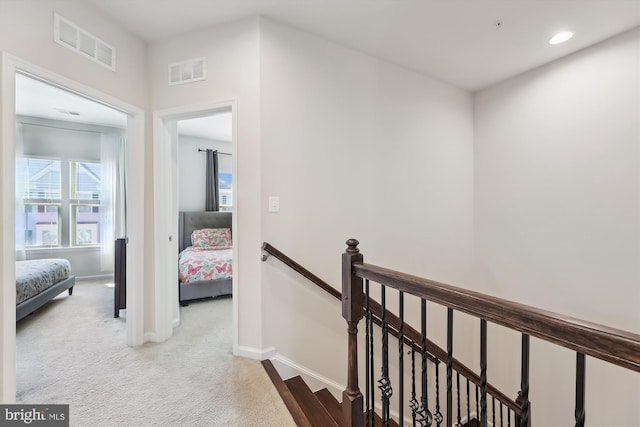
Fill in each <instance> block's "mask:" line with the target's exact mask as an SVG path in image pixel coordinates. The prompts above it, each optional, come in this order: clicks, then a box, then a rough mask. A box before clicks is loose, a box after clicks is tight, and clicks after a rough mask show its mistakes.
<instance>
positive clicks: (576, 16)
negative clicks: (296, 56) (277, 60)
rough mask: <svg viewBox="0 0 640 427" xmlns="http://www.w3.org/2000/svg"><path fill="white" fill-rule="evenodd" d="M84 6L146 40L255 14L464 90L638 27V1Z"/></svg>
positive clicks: (326, 0)
mask: <svg viewBox="0 0 640 427" xmlns="http://www.w3.org/2000/svg"><path fill="white" fill-rule="evenodd" d="M90 1H91V2H92V3H93V4H95V5H96V6H97V7H98V8H100V9H101V10H102V11H104V12H105V13H107V14H108V15H110V16H111V17H112V18H113V19H115V20H116V21H118V22H119V23H120V24H121V25H122V26H124V27H125V28H127V29H129V31H131V32H132V33H134V34H136V35H138V36H139V37H141V38H143V39H144V40H146V41H155V40H161V39H166V38H169V37H172V36H175V35H177V34H180V33H184V32H188V31H192V30H195V29H201V28H205V27H210V26H214V25H217V24H221V23H224V22H229V21H233V20H236V19H241V18H244V17H248V16H252V15H262V16H265V17H269V18H272V19H275V20H277V21H280V22H283V23H286V24H289V25H292V26H294V27H298V28H300V29H303V30H305V31H308V32H311V33H314V34H317V35H319V36H322V37H324V38H326V39H329V40H333V41H334V42H337V43H339V44H342V45H345V46H348V47H351V48H353V49H356V50H359V51H362V52H366V53H369V54H371V55H374V56H377V57H380V58H383V59H386V60H388V61H391V62H394V63H397V64H399V65H401V66H403V67H406V68H409V69H412V70H415V71H418V72H421V73H424V74H427V75H430V76H432V77H435V78H437V79H440V80H444V81H447V82H450V83H452V84H454V85H456V86H458V87H461V88H464V89H467V90H471V91H475V90H478V89H481V88H484V87H487V86H489V85H491V84H494V83H496V82H498V81H501V80H504V79H506V78H508V77H511V76H513V75H516V74H519V73H521V72H523V71H526V70H529V69H531V68H534V67H537V66H539V65H542V64H544V63H547V62H549V61H552V60H554V59H557V58H559V57H562V56H564V55H567V54H569V53H572V52H575V51H577V50H579V49H582V48H585V47H587V46H589V45H592V44H594V43H597V42H600V41H602V40H604V39H606V38H609V37H611V36H613V35H615V34H619V33H621V32H624V31H626V30H629V29H631V28H633V27H636V26H638V25H640V0H232V1H229V0H135V1H132V0H90ZM498 21H501V22H502V25H501V26H500V27H499V28H496V22H498ZM566 29H569V30H572V31H574V32H575V37H574V38H573V39H572V40H570V41H569V42H567V43H565V44H562V45H558V46H551V45H549V44H548V43H547V42H548V40H549V38H550V37H551V36H552V35H553V34H554V33H555V32H557V31H559V30H566Z"/></svg>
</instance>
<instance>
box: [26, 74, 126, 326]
mask: <svg viewBox="0 0 640 427" xmlns="http://www.w3.org/2000/svg"><path fill="white" fill-rule="evenodd" d="M16 113H17V118H16V121H17V138H16V197H15V198H16V212H15V222H16V229H15V236H16V237H15V244H16V261H17V264H16V266H17V269H18V272H19V273H20V274H18V277H17V281H18V286H17V289H18V292H17V294H18V300H17V302H18V304H19V305H18V307H17V319H18V320H20V319H22V318H24V317H25V316H27V315H29V314H31V313H32V312H33V311H35V310H36V309H37V308H38V307H40V306H42V305H43V304H45V303H46V301H47V300H48V299H52V298H54V297H55V296H56V295H57V294H59V293H60V292H62V291H64V290H66V288H69V287H70V289H69V295H71V293H72V291H73V284H74V279H85V280H86V279H99V278H103V279H109V278H112V277H111V276H112V275H113V269H114V243H113V242H114V240H115V239H116V238H118V237H120V236H123V235H124V234H125V229H124V223H125V212H124V190H123V189H124V186H125V182H124V179H125V177H124V172H123V167H124V148H125V142H124V141H125V137H126V126H127V117H126V115H125V114H123V113H121V112H119V111H116V110H114V109H112V108H108V107H106V106H104V105H101V104H98V103H96V102H94V101H91V100H89V99H86V98H83V97H81V96H79V95H76V94H73V93H71V92H69V91H66V90H64V89H63V88H60V87H55V86H53V85H51V84H49V83H48V82H46V81H43V80H39V79H37V78H36V77H35V76H33V75H31V76H29V75H27V74H26V73H18V74H17V75H16ZM51 259H56V260H58V261H56V262H57V264H52V266H53V267H54V268H59V269H60V270H59V271H57V272H56V273H53V274H54V277H55V279H53V280H58V279H66V278H67V277H69V276H71V277H69V283H68V284H66V285H64V284H62V285H61V286H58V285H57V284H56V283H52V282H50V281H49V280H51V279H49V276H48V275H47V274H48V273H44V274H43V275H41V274H40V273H38V272H37V271H38V268H39V266H40V265H46V264H44V263H46V262H47V260H49V262H50V263H51ZM63 264H64V265H63ZM44 271H45V272H46V271H47V270H46V269H45V270H44ZM54 271H56V270H54ZM54 284H55V285H56V286H53V285H54ZM56 288H57V290H56Z"/></svg>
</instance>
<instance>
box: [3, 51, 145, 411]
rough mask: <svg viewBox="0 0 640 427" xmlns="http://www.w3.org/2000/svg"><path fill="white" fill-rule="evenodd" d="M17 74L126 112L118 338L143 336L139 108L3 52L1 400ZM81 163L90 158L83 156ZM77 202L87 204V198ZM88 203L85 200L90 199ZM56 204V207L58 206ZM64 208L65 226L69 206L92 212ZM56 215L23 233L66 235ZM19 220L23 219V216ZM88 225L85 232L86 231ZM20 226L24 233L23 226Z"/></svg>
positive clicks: (6, 352) (9, 360)
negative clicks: (123, 288) (124, 245)
mask: <svg viewBox="0 0 640 427" xmlns="http://www.w3.org/2000/svg"><path fill="white" fill-rule="evenodd" d="M19 75H23V76H29V77H32V78H34V79H35V80H39V81H41V82H46V83H49V84H50V85H51V86H54V87H58V88H61V89H65V90H67V91H68V92H70V93H74V94H76V95H81V96H83V97H84V98H86V99H90V100H93V101H95V102H96V103H98V104H101V105H103V106H109V107H113V108H114V109H116V110H119V111H120V112H121V113H124V114H125V115H126V132H125V133H126V140H127V141H128V143H127V144H126V148H125V154H124V155H125V158H126V159H127V165H126V174H127V176H128V178H129V179H128V180H127V184H126V190H127V191H126V205H127V212H128V213H129V215H128V216H127V219H126V224H127V229H128V233H127V238H128V240H129V250H128V253H127V259H128V264H130V265H132V268H130V269H128V270H127V279H128V282H129V283H134V284H136V285H135V286H132V287H131V288H130V289H129V292H128V294H127V307H128V310H127V318H126V325H125V326H126V329H125V330H126V333H123V334H122V340H123V341H125V340H126V343H127V344H128V345H139V344H142V342H143V314H144V313H143V301H144V300H143V291H144V274H143V269H142V265H143V262H142V260H143V249H144V240H143V239H144V231H143V230H144V227H143V225H144V174H143V173H141V172H142V171H143V168H141V167H140V165H144V112H143V110H142V109H140V108H137V107H134V106H132V105H129V104H127V103H124V102H122V101H120V100H118V99H115V98H113V97H110V96H109V95H106V94H104V93H101V92H99V91H96V90H94V89H92V88H90V87H87V86H83V85H81V84H79V83H77V82H75V81H72V80H69V79H67V78H65V77H62V76H60V75H57V74H55V73H52V72H50V71H48V70H46V69H43V68H41V67H37V66H35V65H33V64H30V63H28V62H25V61H23V60H21V59H19V58H16V57H13V56H11V55H8V54H3V55H2V74H1V83H2V86H1V88H2V95H3V96H2V99H1V108H0V122H1V124H2V135H1V136H2V144H1V148H0V175H1V176H2V182H3V185H2V186H1V187H0V196H1V198H2V200H3V202H4V203H3V205H2V206H1V207H0V223H1V224H2V225H1V227H0V253H2V254H3V256H2V257H1V259H0V275H1V278H2V287H1V292H0V306H2V311H1V315H0V343H1V345H0V349H1V350H0V359H1V363H0V366H1V367H2V372H1V375H0V377H1V379H2V380H1V389H0V398H1V399H2V400H3V401H4V402H12V401H15V396H16V363H15V362H16V317H17V311H16V296H17V292H16V259H17V258H19V257H21V256H23V255H21V254H19V251H17V246H16V241H17V239H16V223H17V222H18V221H16V219H17V218H16V208H17V206H18V204H17V203H16V186H15V184H16V163H17V162H16V153H17V139H18V132H19V126H18V121H19V120H18V116H17V115H16V112H17V111H16V107H17V106H16V92H17V81H18V79H19V77H18V76H19ZM33 124H34V123H31V125H33ZM34 156H35V155H34ZM34 158H36V157H34ZM79 163H82V162H79ZM79 163H78V162H76V164H75V166H74V167H75V168H76V171H78V170H80V169H81V170H83V171H84V172H86V173H89V171H91V165H88V164H84V165H80V164H79ZM85 163H91V162H88V161H87V162H85ZM41 166H42V165H41ZM44 166H45V169H47V171H43V173H44V174H45V175H46V174H47V173H48V170H50V169H56V168H57V164H56V163H55V162H53V163H51V164H49V165H44ZM68 167H69V166H68ZM60 168H61V169H62V166H60ZM138 172H140V173H138ZM81 173H82V172H81ZM50 176H51V177H54V176H56V173H53V174H50ZM69 176H70V175H69ZM32 178H36V180H37V178H38V177H37V176H35V177H32ZM62 187H66V184H64V183H61V189H62ZM50 190H51V189H50ZM80 193H81V192H80ZM34 194H35V193H34ZM36 198H37V197H36ZM80 201H83V202H84V201H85V200H83V199H80ZM87 201H88V200H87ZM79 204H82V203H79ZM31 205H32V212H33V211H35V212H40V210H42V211H45V212H43V213H47V214H49V213H53V215H52V216H53V217H55V216H57V213H56V209H54V207H44V206H51V205H48V204H47V203H41V204H38V203H32V204H31ZM82 205H83V206H87V204H82ZM88 205H89V206H90V205H91V203H89V204H88ZM33 206H36V207H33ZM40 206H43V207H40ZM60 209H62V207H61V206H60ZM66 209H68V212H69V217H70V219H69V222H68V223H67V225H66V226H65V227H66V229H67V231H68V230H71V229H72V228H74V227H73V226H72V225H71V224H72V222H71V218H72V217H73V214H72V212H73V211H75V218H76V222H80V223H82V219H83V217H84V215H83V214H84V213H87V214H89V211H91V213H93V206H90V207H89V208H86V207H85V208H82V209H75V208H74V207H72V206H68V205H67V207H66ZM99 210H100V209H98V212H99ZM83 211H86V212H83ZM23 214H24V212H23ZM79 214H80V215H79ZM78 215H79V216H80V218H78ZM25 218H26V216H25ZM58 218H59V219H58V221H59V223H60V225H59V226H57V231H56V225H52V224H55V221H54V220H50V221H49V226H46V225H45V226H41V227H35V224H34V227H33V228H32V229H31V235H30V236H28V237H29V238H30V239H31V241H30V242H32V243H33V242H35V243H36V244H43V243H45V242H46V243H52V242H54V241H60V242H62V241H63V239H67V238H66V237H63V231H62V219H61V217H58ZM78 219H80V221H77V220H78ZM84 219H86V218H84ZM24 222H26V220H25V221H24ZM76 225H77V224H76ZM90 229H91V233H89V231H90ZM24 230H25V233H27V231H26V228H25V229H24ZM74 230H75V231H74V233H75V234H74V235H73V236H71V234H70V235H69V237H68V239H69V241H72V239H75V242H87V241H91V239H92V238H93V239H95V238H96V234H95V233H94V231H95V227H94V226H92V225H89V224H87V227H82V226H81V227H75V228H74ZM38 233H40V235H38ZM56 233H57V236H56ZM90 235H91V236H90ZM25 237H27V236H25ZM25 243H26V239H25ZM47 250H48V249H45V251H47ZM25 256H26V255H25Z"/></svg>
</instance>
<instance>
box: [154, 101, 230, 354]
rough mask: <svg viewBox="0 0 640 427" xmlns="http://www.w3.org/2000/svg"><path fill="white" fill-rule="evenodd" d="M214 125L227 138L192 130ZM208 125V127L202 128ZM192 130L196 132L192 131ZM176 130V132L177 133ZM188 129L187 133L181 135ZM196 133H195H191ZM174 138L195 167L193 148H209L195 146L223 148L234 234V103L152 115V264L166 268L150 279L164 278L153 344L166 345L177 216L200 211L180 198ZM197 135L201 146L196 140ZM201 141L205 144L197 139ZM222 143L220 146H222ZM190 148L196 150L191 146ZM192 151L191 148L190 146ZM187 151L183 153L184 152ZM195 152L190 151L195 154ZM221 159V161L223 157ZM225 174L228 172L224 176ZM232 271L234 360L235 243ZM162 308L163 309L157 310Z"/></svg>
mask: <svg viewBox="0 0 640 427" xmlns="http://www.w3.org/2000/svg"><path fill="white" fill-rule="evenodd" d="M216 119H218V120H220V119H222V120H225V121H228V123H229V124H230V135H227V136H219V135H218V136H215V135H212V130H211V129H212V128H210V127H209V128H208V129H209V131H208V132H209V133H208V134H207V130H206V128H205V131H204V133H201V132H202V131H201V130H197V128H199V127H200V126H199V125H202V124H205V126H210V124H211V121H212V120H213V121H215V120H216ZM207 123H209V124H208V125H207ZM194 126H195V127H194ZM179 127H180V131H179ZM185 128H186V129H189V130H185ZM194 129H195V130H194ZM179 133H182V135H183V143H184V140H185V139H190V142H188V143H185V146H184V147H182V148H181V150H183V149H184V150H188V151H183V152H182V160H183V161H184V160H187V161H188V159H185V158H184V157H185V156H186V155H187V154H186V153H189V154H188V155H189V156H190V157H192V156H195V157H197V156H198V154H200V158H199V160H197V161H201V165H202V166H203V167H204V162H205V159H204V157H202V153H199V152H198V151H197V150H198V148H202V149H206V148H214V149H218V148H217V147H216V146H215V144H216V142H212V144H214V146H212V147H207V146H205V145H202V147H196V145H197V144H198V142H201V143H202V144H206V141H205V139H206V140H216V139H217V140H218V141H217V143H218V144H220V143H223V144H226V145H225V148H224V149H222V150H220V151H221V152H224V153H227V154H228V155H229V156H228V158H227V159H225V160H224V161H223V164H224V165H225V166H224V168H225V169H226V170H223V171H222V172H227V173H228V176H229V177H233V181H234V188H233V191H225V192H224V195H226V197H228V198H229V199H230V200H229V201H230V203H228V204H229V205H231V206H233V208H232V229H233V230H237V224H238V204H237V196H236V195H237V184H236V183H237V182H238V180H237V179H236V178H237V176H236V174H237V170H238V168H237V163H238V161H237V147H236V134H237V133H236V106H235V101H227V102H220V103H213V104H208V105H205V106H194V107H183V108H177V109H172V110H164V111H159V112H156V113H154V142H153V144H154V159H153V161H154V202H155V204H154V208H155V209H154V210H155V217H154V219H155V227H156V228H155V230H154V231H155V232H154V236H155V241H156V245H155V250H156V252H155V254H154V255H155V259H156V260H166V262H164V263H162V262H158V263H156V268H155V277H156V278H165V280H156V292H155V296H156V307H159V308H160V309H157V310H156V319H155V320H156V325H157V326H158V327H157V329H156V333H157V334H158V335H157V336H156V337H155V339H156V340H157V341H162V340H165V339H168V338H169V337H170V336H171V335H172V334H173V328H174V327H176V326H178V325H179V324H180V306H179V302H178V301H179V296H178V239H177V236H178V212H179V211H180V210H204V203H202V208H200V207H199V203H200V202H199V201H194V200H193V199H192V198H191V195H190V194H188V195H187V194H185V191H186V190H185V188H187V187H188V184H187V183H186V182H185V181H184V178H183V179H182V180H181V179H180V178H179V167H178V165H179V164H180V156H179V144H180V142H179ZM186 133H190V134H195V135H196V137H195V138H185V137H184V135H185V134H186ZM198 135H200V140H198ZM202 137H205V138H202ZM221 140H224V141H221ZM194 144H195V145H194ZM191 145H193V146H191ZM187 146H188V148H187ZM194 150H195V151H194ZM223 157H226V155H224V156H223ZM229 168H230V171H229ZM232 257H233V271H234V279H233V283H232V295H233V297H232V313H233V314H232V324H233V333H232V335H233V336H232V341H233V353H234V354H236V355H237V354H238V304H239V301H238V292H237V287H238V280H237V275H236V272H237V271H238V244H237V239H235V241H234V244H233V255H232ZM162 308H164V309H162Z"/></svg>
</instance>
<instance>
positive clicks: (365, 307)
mask: <svg viewBox="0 0 640 427" xmlns="http://www.w3.org/2000/svg"><path fill="white" fill-rule="evenodd" d="M358 244H359V243H358V241H357V240H355V239H350V240H348V241H347V249H346V252H345V253H344V254H343V255H342V296H343V297H342V305H343V310H342V312H343V317H344V318H345V320H346V321H347V325H348V328H347V330H348V340H349V341H348V342H349V346H348V384H347V389H346V390H345V391H344V401H343V411H344V413H343V416H344V425H349V426H362V425H367V426H369V425H374V424H373V419H372V417H370V416H369V415H370V414H372V413H373V412H374V411H375V410H376V409H377V406H376V402H377V401H376V396H375V395H374V389H375V387H374V385H375V384H376V383H377V384H378V388H379V390H380V396H379V398H378V401H380V402H381V408H380V409H381V410H380V411H379V412H380V413H382V418H383V423H382V424H383V425H384V426H388V425H391V424H392V422H393V421H392V420H391V419H390V415H389V414H390V410H389V409H390V406H391V396H392V395H393V394H394V389H395V390H397V394H398V398H399V399H398V400H399V403H398V407H399V409H398V412H399V417H398V418H399V420H400V422H401V423H403V421H404V418H403V417H404V415H403V409H404V407H405V406H409V407H410V410H411V419H412V423H413V426H416V425H419V426H432V425H437V426H441V425H446V426H448V427H451V426H454V425H456V426H460V425H462V423H463V418H466V425H470V421H471V416H470V415H471V411H472V406H473V405H472V402H471V400H472V399H471V395H473V394H475V401H474V403H475V413H476V415H477V417H478V420H479V425H480V426H483V427H486V426H487V425H489V424H491V425H493V426H496V425H501V426H502V425H505V424H506V425H509V426H510V425H511V412H510V409H512V408H511V407H509V405H507V408H506V417H507V420H506V423H505V419H504V412H505V411H504V409H505V407H504V406H503V404H502V403H501V402H499V407H498V408H497V407H496V397H497V396H495V395H492V393H491V392H490V390H489V387H488V384H487V323H488V322H491V323H493V324H497V325H501V326H504V327H506V328H509V329H512V330H515V331H518V332H520V333H521V334H522V349H521V391H520V392H519V399H518V403H519V405H515V404H514V408H513V415H514V424H513V425H514V426H521V427H528V426H530V425H531V406H530V402H529V341H530V337H531V336H533V337H536V338H539V339H542V340H545V341H548V342H551V343H553V344H555V345H558V346H561V347H565V348H568V349H570V350H573V351H575V352H576V396H575V411H574V416H575V425H576V426H578V427H582V426H584V424H585V406H584V399H585V382H584V378H585V356H591V357H595V358H598V359H601V360H603V361H605V362H608V363H612V364H614V365H618V366H621V367H623V368H626V369H629V370H632V371H636V372H640V335H638V334H634V333H631V332H627V331H622V330H618V329H613V328H609V327H606V326H603V325H598V324H595V323H591V322H587V321H583V320H578V319H575V318H571V317H567V316H563V315H559V314H556V313H552V312H549V311H545V310H541V309H538V308H535V307H531V306H527V305H523V304H519V303H515V302H512V301H507V300H504V299H500V298H496V297H492V296H488V295H484V294H481V293H478V292H473V291H469V290H466V289H462V288H457V287H454V286H450V285H446V284H442V283H439V282H435V281H432V280H428V279H424V278H420V277H416V276H411V275H408V274H405V273H401V272H398V271H393V270H390V269H386V268H383V267H379V266H375V265H371V264H365V263H364V258H363V255H362V254H361V253H360V250H359V249H358ZM370 282H374V283H378V284H380V286H381V288H380V289H381V299H382V301H381V305H380V309H381V316H380V317H381V323H382V329H383V334H382V342H381V344H380V347H379V349H376V350H377V351H381V353H382V357H381V359H382V362H381V364H382V366H381V369H380V372H381V376H380V377H379V378H378V379H377V380H376V379H375V377H374V370H373V362H372V361H369V357H370V356H371V354H372V353H373V351H372V350H371V348H370V346H372V345H373V338H372V336H373V334H372V333H371V325H372V320H371V319H372V318H373V317H374V315H373V314H372V313H373V311H374V310H373V309H372V307H373V306H374V305H373V304H372V302H371V299H370V298H369V295H368V294H369V288H370ZM388 289H395V290H397V291H398V292H399V305H400V316H399V318H398V321H397V322H396V320H395V319H394V320H393V321H391V320H390V318H391V316H390V315H389V313H388V309H387V307H386V292H387V290H388ZM405 296H414V297H417V298H420V309H421V325H420V326H421V332H420V337H419V341H418V338H417V337H416V336H415V333H413V332H412V333H411V338H410V341H411V345H410V349H411V350H410V354H411V370H412V374H411V375H410V378H411V381H412V384H411V399H410V400H409V401H408V402H406V401H405V399H404V397H403V393H404V384H403V378H404V374H403V366H404V350H405V348H406V347H405V345H406V339H407V338H408V335H407V332H406V330H407V327H406V325H404V323H403V306H404V297H405ZM427 303H429V304H437V305H440V306H444V307H445V308H446V309H447V351H446V356H445V355H444V354H442V350H435V349H434V347H432V345H433V344H432V343H431V342H430V341H429V340H428V339H427V336H426V330H427V328H426V327H427V316H426V313H427ZM376 310H377V309H376ZM454 312H462V313H466V314H468V315H471V316H473V317H476V318H478V319H479V323H480V367H479V368H480V378H479V383H475V384H476V388H475V393H473V392H472V390H471V388H470V385H469V381H468V380H467V382H466V384H465V386H466V387H464V386H463V387H461V386H460V382H459V381H460V377H459V375H458V374H456V378H455V380H456V384H455V385H454V384H453V382H454V378H453V373H454V368H453V366H454V360H455V359H454V358H453V324H454ZM363 318H364V319H365V341H366V342H365V352H366V353H367V354H366V357H365V359H366V360H367V361H366V362H365V363H366V364H367V367H366V370H365V371H366V377H367V378H366V390H365V395H364V396H363V394H362V392H361V391H360V389H359V386H358V345H357V327H358V323H359V321H360V320H362V319H363ZM391 324H393V325H396V324H397V325H398V328H397V329H398V332H399V334H398V337H399V338H398V346H399V352H398V359H399V361H398V366H399V370H400V374H399V375H398V384H394V383H392V381H391V379H390V378H389V374H388V372H389V369H388V364H389V360H388V358H389V343H388V341H387V338H386V334H385V333H384V331H385V330H388V329H389V327H390V325H391ZM414 344H418V345H417V346H415V345H414ZM435 353H437V354H435ZM416 354H417V355H418V357H419V360H418V362H417V363H416V362H415V356H416ZM433 357H436V368H435V375H436V384H438V383H439V382H440V379H439V372H440V365H441V364H444V365H445V371H446V389H445V395H446V396H445V398H444V399H442V400H444V403H443V404H441V399H440V387H439V386H438V385H437V386H436V388H435V394H436V396H435V397H434V396H433V395H431V396H429V395H428V394H429V386H428V385H429V382H428V378H427V375H428V369H427V361H429V360H430V359H431V358H433ZM440 362H442V363H440ZM385 365H386V366H385ZM457 370H458V372H460V369H457ZM416 371H417V372H416ZM414 373H415V374H414ZM463 375H464V373H463ZM416 377H418V379H419V380H418V381H417V383H416V381H415V378H416ZM467 378H469V377H467ZM472 381H473V380H472ZM416 389H418V390H416ZM461 390H462V391H463V392H466V393H465V394H466V396H465V397H466V398H465V399H463V400H462V402H461V397H460V392H461ZM454 393H455V395H456V396H455V399H456V400H457V405H456V408H454V403H453V402H454ZM394 399H395V397H394ZM465 406H466V407H465ZM454 409H457V410H456V411H455V413H454ZM441 410H444V414H443V413H442V412H441ZM462 410H464V411H465V412H466V414H465V415H464V416H463V415H462Z"/></svg>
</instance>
